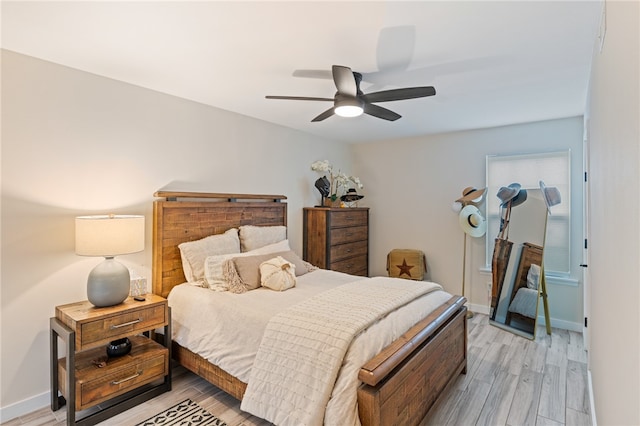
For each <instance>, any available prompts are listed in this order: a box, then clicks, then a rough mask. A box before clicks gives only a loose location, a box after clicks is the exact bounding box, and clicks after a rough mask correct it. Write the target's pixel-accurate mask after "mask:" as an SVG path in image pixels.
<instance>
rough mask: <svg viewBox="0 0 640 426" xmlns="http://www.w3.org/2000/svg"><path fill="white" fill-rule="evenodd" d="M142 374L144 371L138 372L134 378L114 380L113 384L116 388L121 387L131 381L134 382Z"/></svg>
mask: <svg viewBox="0 0 640 426" xmlns="http://www.w3.org/2000/svg"><path fill="white" fill-rule="evenodd" d="M141 374H142V371H138V372H137V373H136V374H134V375H132V376H129V377H125V378H124V379H122V380H114V381H113V382H111V384H112V385H114V386H117V385H120V384H122V383H124V382H128V381H129V380H133V379H135V378H136V377H138V376H140V375H141Z"/></svg>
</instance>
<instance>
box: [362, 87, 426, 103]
mask: <svg viewBox="0 0 640 426" xmlns="http://www.w3.org/2000/svg"><path fill="white" fill-rule="evenodd" d="M435 94H436V89H434V88H433V87H432V86H424V87H406V88H404V89H391V90H383V91H381V92H373V93H367V94H366V95H362V96H361V98H362V99H364V101H365V102H388V101H401V100H405V99H415V98H424V97H425V96H433V95H435Z"/></svg>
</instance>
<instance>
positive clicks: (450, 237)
mask: <svg viewBox="0 0 640 426" xmlns="http://www.w3.org/2000/svg"><path fill="white" fill-rule="evenodd" d="M582 122H583V119H582V117H573V118H567V119H561V120H553V121H544V122H536V123H527V124H519V125H513V126H505V127H497V128H491V129H481V130H473V131H465V132H455V133H447V134H440V135H433V136H425V137H420V138H413V139H405V140H395V141H385V142H381V143H369V144H360V145H353V160H354V165H355V166H354V169H355V173H356V174H357V175H358V176H359V177H360V178H361V179H362V181H363V182H364V183H365V184H366V187H367V198H366V200H367V203H368V205H369V206H370V207H371V212H370V214H371V244H370V249H371V250H370V252H371V254H370V259H369V262H370V264H371V265H372V266H371V271H370V272H371V273H372V274H386V271H385V267H386V264H385V261H386V255H387V253H388V252H389V251H390V250H391V249H393V248H415V249H420V250H423V251H424V252H425V254H426V256H427V263H428V276H427V278H428V279H431V280H433V281H436V282H438V283H441V284H442V285H444V287H445V288H446V289H447V290H448V291H450V292H452V293H456V294H460V292H461V291H462V261H463V247H464V236H463V235H464V234H463V233H462V230H461V229H460V226H459V224H458V215H457V214H455V213H454V212H453V211H452V210H451V204H452V203H453V201H454V200H455V199H457V198H459V197H460V196H461V191H462V190H463V189H464V188H465V187H467V186H475V187H483V186H484V185H485V180H486V177H485V176H486V174H485V168H486V162H485V160H486V156H487V155H513V154H523V153H535V152H548V151H560V150H567V149H570V150H571V167H572V182H571V183H572V199H571V206H572V208H573V211H572V218H571V220H572V230H571V231H572V256H571V259H572V262H571V264H572V265H573V266H574V271H573V273H572V278H574V279H575V280H577V281H578V285H574V286H567V285H560V284H555V283H554V282H553V281H550V282H549V285H548V287H549V288H548V293H549V304H550V310H551V318H552V324H555V325H559V326H568V327H573V328H576V327H577V328H578V329H581V328H580V327H581V326H580V323H581V322H582V297H583V296H582V285H581V283H580V281H579V280H580V274H581V270H580V269H579V268H578V267H576V265H578V264H579V263H580V256H581V251H580V241H581V239H582V210H581V206H582V183H581V176H582V134H583V124H582ZM509 183H511V182H505V185H507V184H509ZM487 196H488V197H491V196H495V194H487ZM482 209H484V206H482ZM489 237H490V238H495V235H492V236H489ZM467 247H468V252H467V270H466V271H467V272H466V280H465V281H466V283H467V285H466V290H465V296H467V298H468V299H469V300H470V303H471V308H472V309H477V310H479V311H484V312H488V308H487V307H488V305H489V303H488V299H487V295H488V291H487V283H490V282H491V276H490V274H489V273H487V272H482V271H481V268H483V267H484V266H485V237H482V238H469V240H468V243H467Z"/></svg>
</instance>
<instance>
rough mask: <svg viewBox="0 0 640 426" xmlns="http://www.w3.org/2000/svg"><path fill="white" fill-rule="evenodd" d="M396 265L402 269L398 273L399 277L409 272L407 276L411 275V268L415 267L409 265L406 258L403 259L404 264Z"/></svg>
mask: <svg viewBox="0 0 640 426" xmlns="http://www.w3.org/2000/svg"><path fill="white" fill-rule="evenodd" d="M396 266H397V267H398V269H400V273H399V274H398V276H399V277H400V276H402V274H407V276H409V277H411V268H413V267H414V265H407V260H406V259H402V265H396Z"/></svg>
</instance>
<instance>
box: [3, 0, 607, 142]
mask: <svg viewBox="0 0 640 426" xmlns="http://www.w3.org/2000/svg"><path fill="white" fill-rule="evenodd" d="M601 10H602V3H601V2H600V1H569V2H557V1H549V2H544V1H517V0H511V1H497V2H486V1H468V2H461V1H441V2H432V1H422V2H417V1H414V2H395V1H386V2H364V1H356V2H343V1H340V2H327V1H316V2H303V1H288V2H270V1H259V2H243V1H227V2H221V1H213V2H202V1H201V2H160V1H155V2H151V1H143V2H134V3H131V2H79V1H78V2H52V1H46V2H30V1H20V2H9V1H3V2H2V11H1V12H2V40H1V41H2V47H3V48H6V49H9V50H13V51H16V52H20V53H23V54H27V55H31V56H35V57H38V58H42V59H45V60H49V61H52V62H56V63H59V64H63V65H67V66H70V67H73V68H77V69H81V70H85V71H89V72H92V73H95V74H99V75H103V76H106V77H110V78H114V79H117V80H122V81H125V82H129V83H132V84H135V85H139V86H143V87H146V88H149V89H153V90H157V91H160V92H164V93H169V94H172V95H176V96H180V97H182V98H187V99H192V100H194V101H198V102H201V103H204V104H208V105H213V106H215V107H219V108H222V109H225V110H229V111H233V112H237V113H240V114H244V115H247V116H250V117H255V118H258V119H261V120H265V121H268V122H272V123H277V124H280V125H283V126H286V127H290V128H294V129H298V130H300V131H303V132H308V133H313V134H317V135H320V136H322V137H325V138H329V139H336V140H342V141H348V142H365V141H374V140H380V139H395V138H402V137H410V136H417V135H423V134H431V133H440V132H449V131H455V130H464V129H472V128H482V127H491V126H499V125H505V124H513V123H521V122H528V121H537V120H545V119H553V118H560V117H570V116H576V115H581V114H582V113H583V111H584V106H585V101H586V91H587V84H588V78H589V67H590V64H591V55H592V51H593V46H594V43H595V41H596V35H597V31H598V22H599V16H600V13H601ZM333 64H336V65H344V66H348V67H351V68H352V69H353V70H354V71H359V72H361V73H362V74H363V75H364V81H363V83H362V85H361V88H362V90H363V91H364V92H365V93H368V92H371V91H376V90H386V89H393V88H399V87H408V86H409V87H410V86H434V87H435V88H436V91H437V94H436V96H433V97H428V98H421V99H412V100H405V101H396V102H387V103H384V104H382V105H381V106H384V107H386V108H389V109H391V110H393V111H395V112H397V113H399V114H401V115H402V116H403V117H402V118H401V119H399V120H397V121H395V122H389V121H385V120H380V119H377V118H374V117H371V116H367V115H363V116H360V117H357V118H342V117H337V116H333V117H331V118H329V119H327V120H325V121H322V122H318V123H311V122H310V121H311V119H312V118H313V117H315V116H316V115H318V114H319V113H321V112H322V111H324V110H325V109H327V108H329V107H331V104H330V103H324V102H304V101H282V100H267V99H265V98H264V96H265V95H293V96H314V97H333V95H334V93H335V90H336V89H335V86H334V84H333V82H332V80H330V79H324V78H308V77H299V76H294V75H293V73H294V71H296V70H326V71H327V72H328V71H329V70H330V69H331V65H333ZM316 74H317V73H316Z"/></svg>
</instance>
